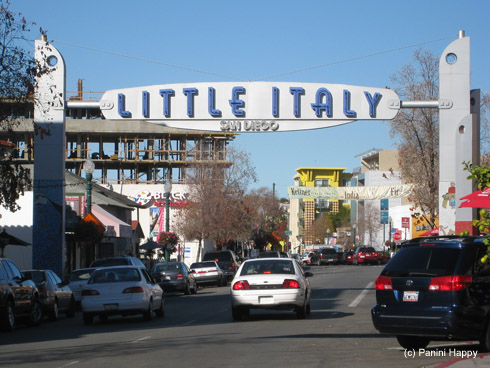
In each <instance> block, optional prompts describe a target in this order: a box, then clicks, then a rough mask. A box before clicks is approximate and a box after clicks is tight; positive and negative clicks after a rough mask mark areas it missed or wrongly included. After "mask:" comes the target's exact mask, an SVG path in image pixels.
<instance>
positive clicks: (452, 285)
mask: <svg viewBox="0 0 490 368" xmlns="http://www.w3.org/2000/svg"><path fill="white" fill-rule="evenodd" d="M472 281H473V277H471V276H443V277H434V278H433V279H432V280H431V282H430V284H429V290H430V291H459V290H464V289H466V288H467V287H469V286H470V285H471V282H472Z"/></svg>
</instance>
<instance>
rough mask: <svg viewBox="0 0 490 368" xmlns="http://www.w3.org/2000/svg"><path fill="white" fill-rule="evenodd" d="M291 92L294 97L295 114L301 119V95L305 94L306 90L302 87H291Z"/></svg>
mask: <svg viewBox="0 0 490 368" xmlns="http://www.w3.org/2000/svg"><path fill="white" fill-rule="evenodd" d="M289 92H290V93H291V94H292V95H293V96H294V108H293V113H294V116H296V117H297V118H300V117H301V101H300V95H304V94H305V90H304V88H301V87H290V88H289Z"/></svg>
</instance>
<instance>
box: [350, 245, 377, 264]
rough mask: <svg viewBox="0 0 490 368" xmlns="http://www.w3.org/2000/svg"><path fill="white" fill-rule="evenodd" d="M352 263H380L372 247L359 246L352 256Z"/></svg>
mask: <svg viewBox="0 0 490 368" xmlns="http://www.w3.org/2000/svg"><path fill="white" fill-rule="evenodd" d="M352 264H354V265H360V264H381V262H380V259H379V254H378V252H377V251H376V250H375V249H374V248H373V247H359V248H357V249H356V251H355V253H354V255H353V256H352Z"/></svg>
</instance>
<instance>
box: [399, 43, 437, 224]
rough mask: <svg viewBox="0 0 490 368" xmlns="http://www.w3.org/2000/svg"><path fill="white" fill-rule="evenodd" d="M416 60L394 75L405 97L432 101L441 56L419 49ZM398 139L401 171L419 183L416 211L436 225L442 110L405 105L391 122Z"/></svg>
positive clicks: (406, 178) (414, 195) (415, 193)
mask: <svg viewBox="0 0 490 368" xmlns="http://www.w3.org/2000/svg"><path fill="white" fill-rule="evenodd" d="M414 59H415V60H414V63H413V64H409V65H405V66H404V67H402V69H401V70H400V71H399V72H398V73H397V74H396V75H394V76H393V77H392V81H393V82H394V84H395V90H396V92H397V93H398V95H399V96H400V97H401V98H402V99H403V100H408V101H410V100H419V101H429V100H437V99H438V96H439V60H438V59H437V58H436V57H435V56H434V55H433V54H431V53H430V52H429V51H422V50H417V51H416V52H415V53H414ZM390 135H391V137H392V138H395V139H396V140H397V142H398V147H397V148H398V151H399V157H400V171H401V175H402V178H403V180H404V181H405V182H408V183H417V184H421V185H417V186H416V187H415V189H414V191H413V193H412V195H411V196H410V198H409V199H410V201H411V202H412V203H414V204H415V206H414V208H413V209H414V210H415V212H414V213H413V215H414V216H416V217H419V216H421V217H423V218H425V220H426V221H427V222H428V223H429V224H431V225H432V226H433V227H434V221H435V219H436V218H437V215H438V211H439V200H438V190H439V188H438V185H439V154H438V149H439V113H438V110H437V109H404V110H401V111H400V112H399V113H398V115H397V117H396V118H395V119H393V120H392V121H391V123H390Z"/></svg>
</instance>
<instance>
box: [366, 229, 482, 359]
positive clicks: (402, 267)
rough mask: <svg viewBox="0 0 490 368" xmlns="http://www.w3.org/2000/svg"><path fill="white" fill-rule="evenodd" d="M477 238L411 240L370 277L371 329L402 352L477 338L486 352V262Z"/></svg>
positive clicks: (457, 237)
mask: <svg viewBox="0 0 490 368" xmlns="http://www.w3.org/2000/svg"><path fill="white" fill-rule="evenodd" d="M486 250H487V246H486V245H485V244H483V239H482V238H478V237H460V236H441V237H431V238H416V239H412V240H410V241H408V242H405V243H404V244H403V245H402V248H401V249H400V251H398V252H397V253H396V254H395V256H394V257H393V258H392V259H391V261H390V262H389V263H388V264H387V265H386V266H385V268H384V269H383V271H382V272H381V274H380V276H379V277H378V278H377V279H376V305H375V306H374V307H373V309H372V310H371V315H372V319H373V324H374V327H375V328H376V329H377V330H379V331H380V332H382V333H387V334H393V335H395V336H396V338H397V339H398V342H399V343H400V345H401V346H402V347H404V348H406V349H420V348H425V347H426V346H427V345H428V344H429V342H430V341H431V340H479V341H480V343H481V347H482V350H490V327H489V318H490V263H489V262H486V263H482V262H481V258H482V257H483V256H484V255H485V253H486Z"/></svg>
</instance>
